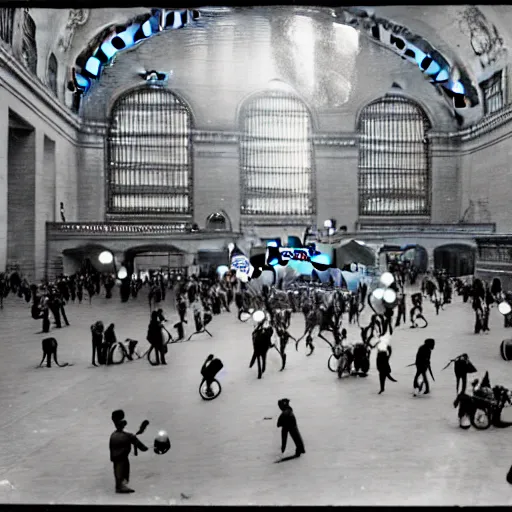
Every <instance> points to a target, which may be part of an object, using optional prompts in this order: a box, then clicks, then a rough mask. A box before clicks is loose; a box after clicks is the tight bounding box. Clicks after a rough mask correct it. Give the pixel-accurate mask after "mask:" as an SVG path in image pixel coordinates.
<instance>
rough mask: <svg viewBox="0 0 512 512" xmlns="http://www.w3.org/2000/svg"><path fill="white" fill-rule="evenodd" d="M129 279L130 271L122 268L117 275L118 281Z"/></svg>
mask: <svg viewBox="0 0 512 512" xmlns="http://www.w3.org/2000/svg"><path fill="white" fill-rule="evenodd" d="M127 277H128V271H127V270H126V268H125V267H121V268H120V269H119V272H118V273H117V278H118V279H126V278H127Z"/></svg>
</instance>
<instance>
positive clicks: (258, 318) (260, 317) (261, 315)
mask: <svg viewBox="0 0 512 512" xmlns="http://www.w3.org/2000/svg"><path fill="white" fill-rule="evenodd" d="M265 318H267V316H266V315H265V312H264V311H261V309H258V311H255V312H254V313H253V315H252V319H253V320H254V322H255V323H257V324H260V323H261V322H263V321H264V320H265Z"/></svg>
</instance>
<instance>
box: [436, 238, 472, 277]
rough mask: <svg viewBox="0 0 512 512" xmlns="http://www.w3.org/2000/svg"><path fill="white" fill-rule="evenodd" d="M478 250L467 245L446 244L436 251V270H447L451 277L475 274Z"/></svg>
mask: <svg viewBox="0 0 512 512" xmlns="http://www.w3.org/2000/svg"><path fill="white" fill-rule="evenodd" d="M475 258H476V248H475V247H472V246H471V245H467V244H445V245H441V246H439V247H436V248H435V249H434V268H435V269H436V270H441V269H445V270H446V272H447V273H448V275H449V276H452V277H460V276H469V275H473V274H474V273H475Z"/></svg>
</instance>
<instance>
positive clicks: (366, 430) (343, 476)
mask: <svg viewBox="0 0 512 512" xmlns="http://www.w3.org/2000/svg"><path fill="white" fill-rule="evenodd" d="M171 302H172V299H171V298H169V299H168V300H167V303H166V304H164V309H165V310H166V313H167V314H168V315H169V317H170V319H171V321H172V320H173V319H174V318H175V314H174V313H173V310H172V307H171ZM67 311H68V316H69V318H70V321H71V327H65V328H63V329H60V330H53V331H52V333H53V335H54V336H56V338H57V339H58V341H59V359H60V362H61V363H62V362H71V363H74V366H72V367H66V368H52V369H47V368H41V369H36V368H35V367H36V366H37V364H39V361H40V358H41V348H40V346H41V339H42V338H43V336H42V335H40V334H35V333H36V332H37V331H39V330H40V322H39V321H35V320H32V319H31V317H30V309H29V305H27V304H25V303H24V302H23V301H22V300H21V299H18V298H13V297H9V298H8V299H7V300H6V303H5V307H4V309H3V310H1V311H0V325H1V335H0V361H1V366H0V389H1V393H0V411H1V415H0V424H1V428H0V450H1V451H0V453H1V457H0V502H3V503H6V502H11V503H26V504H28V503H73V504H189V505H194V504H214V505H222V504H225V505H228V504H230V505H234V504H245V505H247V504H255V505H256V504H257V505H286V504H295V505H298V504H300V505H315V504H317V505H331V504H332V505H366V504H368V505H377V504H379V505H409V504H411V505H440V504H445V505H505V504H512V494H511V487H510V486H509V485H508V484H507V483H506V481H505V475H506V472H507V470H508V468H509V467H510V465H511V464H512V458H511V457H510V456H509V453H510V449H509V447H510V442H511V435H512V430H496V429H494V428H491V429H490V430H487V431H483V432H479V431H475V430H474V429H471V430H469V431H462V430H460V429H459V427H458V420H457V414H456V410H455V409H454V408H453V406H452V403H453V400H454V398H455V380H454V376H453V370H452V369H449V370H445V371H443V372H441V368H443V366H444V365H445V364H446V363H447V362H448V360H449V359H450V358H452V357H455V356H457V355H458V354H460V353H462V352H467V353H469V355H470V357H471V359H472V361H473V363H474V364H475V366H476V367H477V368H478V370H479V373H480V372H482V373H483V372H484V371H485V370H489V372H490V376H491V381H492V383H493V384H494V383H500V384H503V385H505V386H508V387H512V367H511V366H510V364H509V363H506V362H504V361H503V360H502V359H501V358H500V355H499V342H500V341H501V340H502V339H504V338H506V337H509V336H510V337H512V331H510V330H506V329H504V328H503V327H502V325H503V321H502V317H501V315H500V314H499V313H498V311H497V310H496V309H493V311H492V316H491V333H490V334H487V335H481V336H477V335H474V334H472V327H473V315H472V311H471V308H470V306H469V304H463V303H462V300H461V299H460V298H459V297H456V298H455V303H454V304H452V305H449V306H447V308H446V310H445V311H441V312H440V315H439V316H438V317H436V316H435V312H434V308H433V306H432V305H430V304H428V305H427V306H426V314H427V317H428V318H429V320H430V325H429V327H428V328H427V329H424V330H412V329H409V328H408V327H405V328H404V327H402V328H399V329H398V330H397V331H396V333H395V335H394V336H393V340H392V343H393V348H394V352H393V357H392V360H391V366H392V368H393V375H394V377H395V378H396V379H397V380H398V383H396V384H395V383H392V382H389V383H388V384H387V390H386V393H385V394H383V395H380V396H379V395H377V391H378V379H377V375H376V372H375V369H374V364H373V360H372V371H371V374H370V376H369V377H368V378H367V379H360V378H345V379H342V380H341V381H340V380H338V378H337V376H336V375H335V374H333V373H331V372H330V371H329V370H328V369H327V364H326V363H327V358H328V356H329V348H328V347H327V345H326V344H325V343H324V342H322V341H321V340H319V341H318V342H317V349H316V351H315V353H314V354H313V355H312V356H311V357H306V355H305V348H304V345H301V347H300V348H299V352H295V349H294V347H292V346H290V347H289V351H288V353H289V355H288V366H287V368H286V370H285V371H284V372H279V368H280V361H279V356H278V354H277V352H275V351H271V352H270V353H269V363H268V368H267V372H266V373H265V375H264V377H263V379H262V380H257V378H256V377H257V374H256V369H255V368H253V369H249V368H248V364H249V360H250V356H251V338H250V333H251V324H250V323H247V324H242V323H240V322H238V320H237V319H236V316H235V313H231V314H228V313H224V314H223V315H222V316H220V317H215V318H214V320H213V322H212V324H210V325H211V329H210V331H211V332H212V334H213V338H208V337H207V336H206V335H201V336H197V337H196V338H195V339H194V338H193V340H192V341H191V342H188V343H181V344H177V345H172V346H170V347H169V356H168V363H169V364H168V365H167V366H162V367H150V366H149V364H148V363H147V361H145V360H140V361H136V362H132V363H127V364H123V365H120V366H117V367H109V368H94V367H92V366H91V364H90V350H91V342H90V330H89V326H90V325H91V323H93V322H94V321H96V320H98V319H102V320H103V321H104V323H105V324H108V323H110V322H113V323H115V325H116V331H117V335H118V337H119V338H123V339H124V338H126V337H132V338H135V339H139V340H145V335H146V329H147V322H148V316H149V310H148V305H147V301H146V298H145V293H144V297H141V298H140V299H139V300H138V301H136V302H131V303H128V304H121V303H120V301H119V299H118V298H117V297H116V298H114V299H112V300H110V301H107V300H106V299H104V298H95V299H94V300H93V303H92V305H89V304H88V303H83V304H81V305H78V304H70V305H68V307H67ZM302 328H303V320H302V315H296V316H295V318H294V320H293V323H292V328H291V331H292V333H294V334H299V333H300V332H301V329H302ZM348 332H349V338H354V339H355V338H357V337H358V336H359V333H358V329H357V328H356V327H353V326H348ZM426 337H433V338H435V339H436V348H435V351H434V353H433V359H432V368H433V371H434V376H435V378H436V382H435V383H434V384H433V386H432V393H431V395H430V396H424V397H423V396H422V397H418V398H414V397H413V396H412V379H413V375H414V369H413V368H407V367H406V366H407V365H408V364H409V363H412V362H413V361H414V355H415V353H416V349H417V347H418V346H419V345H420V343H422V341H423V340H424V339H425V338H426ZM209 353H214V354H215V355H216V356H217V357H220V358H221V359H222V360H223V362H224V364H225V368H224V370H223V371H222V374H221V376H220V380H221V383H222V386H223V392H222V394H221V395H220V397H219V398H217V399H216V400H214V401H212V402H204V401H203V400H201V398H200V397H199V394H198V385H199V381H200V373H199V370H200V367H201V364H202V362H203V360H204V359H205V357H206V356H207V355H208V354H209ZM372 359H373V356H372ZM282 397H287V398H290V399H291V405H292V406H293V408H294V410H295V414H296V416H297V419H298V423H299V427H300V430H301V432H302V435H303V438H304V441H305V444H306V450H307V453H306V455H305V456H303V457H301V458H300V459H295V460H292V461H290V462H286V463H283V464H274V461H275V460H277V459H278V458H279V457H280V432H279V430H278V429H277V428H276V420H277V416H278V408H277V400H278V399H279V398H282ZM116 408H123V409H124V410H125V412H126V415H127V420H128V430H131V431H132V432H134V431H135V430H136V429H137V427H138V425H139V424H140V422H141V421H142V420H143V419H144V418H147V419H149V420H150V422H151V424H150V426H149V427H148V430H147V431H146V433H145V434H144V435H142V436H141V440H142V441H144V442H146V443H147V444H148V445H152V442H153V439H154V436H155V434H156V432H157V431H158V430H160V429H165V430H167V431H168V432H169V434H170V437H171V441H172V449H171V451H170V452H169V453H167V454H166V455H163V456H157V455H155V454H154V453H153V451H152V450H151V451H149V452H146V453H142V454H139V456H138V457H133V456H132V457H131V471H132V477H131V486H132V487H133V488H134V489H135V490H136V493H135V494H132V495H116V494H115V493H114V481H113V473H112V465H111V463H110V462H109V453H108V439H109V435H110V433H111V432H112V431H113V425H112V423H111V420H110V414H111V412H112V410H114V409H116ZM509 411H510V412H511V413H512V408H511V410H509ZM509 411H507V412H506V414H504V418H505V419H511V417H512V414H509ZM265 418H271V419H270V420H267V419H265ZM289 443H290V444H289V448H288V452H289V453H292V452H293V443H292V442H291V441H290V442H289ZM288 452H287V453H288Z"/></svg>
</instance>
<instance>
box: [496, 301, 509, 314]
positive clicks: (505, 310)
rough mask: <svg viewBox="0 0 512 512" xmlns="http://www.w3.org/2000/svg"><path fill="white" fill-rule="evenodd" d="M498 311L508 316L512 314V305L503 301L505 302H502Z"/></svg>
mask: <svg viewBox="0 0 512 512" xmlns="http://www.w3.org/2000/svg"><path fill="white" fill-rule="evenodd" d="M498 311H499V312H500V313H501V314H502V315H508V314H509V313H510V312H512V307H511V306H510V304H509V303H508V302H506V301H503V302H500V304H499V306H498Z"/></svg>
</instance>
